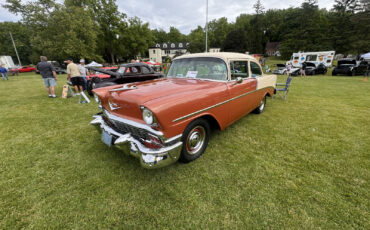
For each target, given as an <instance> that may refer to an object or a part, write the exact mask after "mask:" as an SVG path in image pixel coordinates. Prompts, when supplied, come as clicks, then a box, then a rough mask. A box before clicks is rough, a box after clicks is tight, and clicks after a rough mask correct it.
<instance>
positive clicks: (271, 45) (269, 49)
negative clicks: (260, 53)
mask: <svg viewBox="0 0 370 230" xmlns="http://www.w3.org/2000/svg"><path fill="white" fill-rule="evenodd" d="M279 50H280V42H267V43H266V48H265V53H266V54H267V55H268V56H278V57H279V56H280V51H279Z"/></svg>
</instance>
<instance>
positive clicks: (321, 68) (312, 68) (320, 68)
mask: <svg viewBox="0 0 370 230" xmlns="http://www.w3.org/2000/svg"><path fill="white" fill-rule="evenodd" d="M306 65H307V66H306V75H315V74H324V75H325V74H326V72H328V68H327V67H326V66H325V65H324V64H323V63H320V64H318V65H317V66H316V65H315V63H313V62H306Z"/></svg>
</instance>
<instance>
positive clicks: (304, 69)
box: [301, 62, 307, 77]
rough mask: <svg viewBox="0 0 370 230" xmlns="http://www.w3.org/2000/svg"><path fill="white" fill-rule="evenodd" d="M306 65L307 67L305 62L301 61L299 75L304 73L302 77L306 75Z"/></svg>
mask: <svg viewBox="0 0 370 230" xmlns="http://www.w3.org/2000/svg"><path fill="white" fill-rule="evenodd" d="M306 67H307V64H306V62H303V63H302V69H301V77H302V76H303V75H304V77H307V76H306Z"/></svg>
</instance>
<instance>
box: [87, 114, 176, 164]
mask: <svg viewBox="0 0 370 230" xmlns="http://www.w3.org/2000/svg"><path fill="white" fill-rule="evenodd" d="M90 124H91V125H93V126H95V127H96V128H97V130H98V131H99V132H100V133H101V132H102V130H104V131H105V132H107V133H108V134H110V135H112V136H113V137H114V140H113V143H112V145H115V146H118V147H129V149H130V154H131V155H133V156H135V157H137V158H139V159H140V163H141V165H142V166H143V167H144V168H148V169H154V168H161V167H165V166H167V165H170V164H173V163H174V162H176V161H177V160H178V159H179V157H180V153H181V147H182V142H181V136H178V137H176V139H177V140H176V143H174V144H172V145H170V146H165V147H162V148H160V149H151V148H148V147H146V146H144V145H143V144H142V143H141V142H140V141H138V140H136V139H135V138H134V137H132V136H131V134H130V133H125V134H122V133H118V132H116V131H115V130H113V129H112V128H111V127H109V126H108V125H107V124H106V123H105V121H104V119H103V117H102V116H101V115H95V116H94V120H93V121H91V122H90ZM170 140H171V142H173V140H174V139H173V138H171V139H170Z"/></svg>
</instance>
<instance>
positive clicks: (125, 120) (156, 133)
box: [103, 110, 164, 137]
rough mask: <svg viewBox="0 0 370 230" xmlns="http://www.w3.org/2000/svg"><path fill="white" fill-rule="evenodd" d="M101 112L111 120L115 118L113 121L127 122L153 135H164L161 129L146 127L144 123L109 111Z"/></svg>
mask: <svg viewBox="0 0 370 230" xmlns="http://www.w3.org/2000/svg"><path fill="white" fill-rule="evenodd" d="M103 113H104V114H105V115H106V116H107V117H108V118H109V119H112V120H115V121H118V122H122V123H125V124H128V125H131V126H135V127H136V128H140V129H144V130H146V131H148V132H150V133H152V134H154V135H157V136H159V137H164V135H163V133H162V132H161V131H157V130H154V129H152V128H151V127H148V126H146V125H143V124H140V123H137V122H135V121H131V120H128V119H125V118H122V117H118V116H115V115H113V114H111V113H109V112H108V111H107V110H104V111H103Z"/></svg>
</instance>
